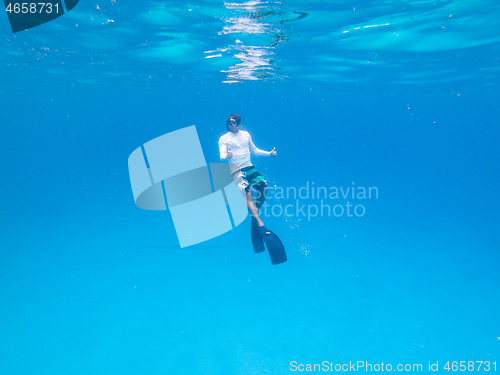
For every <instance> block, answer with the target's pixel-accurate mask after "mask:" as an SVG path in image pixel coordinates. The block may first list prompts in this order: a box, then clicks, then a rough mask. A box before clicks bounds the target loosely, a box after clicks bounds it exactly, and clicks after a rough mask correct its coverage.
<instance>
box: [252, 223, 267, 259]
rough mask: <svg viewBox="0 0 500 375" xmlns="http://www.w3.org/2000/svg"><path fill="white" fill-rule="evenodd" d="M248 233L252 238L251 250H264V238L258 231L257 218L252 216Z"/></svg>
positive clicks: (258, 251)
mask: <svg viewBox="0 0 500 375" xmlns="http://www.w3.org/2000/svg"><path fill="white" fill-rule="evenodd" d="M250 235H251V238H252V245H253V251H255V253H262V252H264V251H266V247H265V246H264V240H263V239H262V236H261V235H260V232H259V226H258V225H257V220H255V218H254V217H253V216H252V228H251V231H250Z"/></svg>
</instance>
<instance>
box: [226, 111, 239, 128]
mask: <svg viewBox="0 0 500 375" xmlns="http://www.w3.org/2000/svg"><path fill="white" fill-rule="evenodd" d="M240 125H241V117H240V115H237V114H236V113H233V114H231V115H229V118H228V119H227V121H226V128H227V130H229V131H230V132H232V133H237V132H238V130H239V127H240Z"/></svg>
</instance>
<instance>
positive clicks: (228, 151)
mask: <svg viewBox="0 0 500 375" xmlns="http://www.w3.org/2000/svg"><path fill="white" fill-rule="evenodd" d="M232 157H233V153H232V152H231V147H229V146H227V153H226V158H228V159H231V158H232Z"/></svg>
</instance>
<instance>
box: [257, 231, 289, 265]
mask: <svg viewBox="0 0 500 375" xmlns="http://www.w3.org/2000/svg"><path fill="white" fill-rule="evenodd" d="M258 230H259V232H260V234H261V236H262V238H263V239H264V242H265V244H266V247H267V250H268V251H269V256H270V257H271V263H272V264H280V263H284V262H286V253H285V247H284V246H283V244H282V243H281V240H280V239H279V238H278V236H277V235H276V234H274V233H273V232H271V231H270V230H269V229H267V228H266V227H265V226H263V227H258Z"/></svg>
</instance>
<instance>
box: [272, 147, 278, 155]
mask: <svg viewBox="0 0 500 375" xmlns="http://www.w3.org/2000/svg"><path fill="white" fill-rule="evenodd" d="M274 150H276V147H275V148H273V149H272V151H271V156H274V157H276V155H278V153H277V152H276V151H274Z"/></svg>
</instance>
